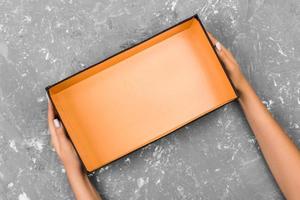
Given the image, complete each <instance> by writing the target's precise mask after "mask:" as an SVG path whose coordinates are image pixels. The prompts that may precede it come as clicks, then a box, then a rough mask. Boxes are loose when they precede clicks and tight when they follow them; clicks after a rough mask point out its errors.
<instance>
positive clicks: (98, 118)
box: [48, 17, 236, 171]
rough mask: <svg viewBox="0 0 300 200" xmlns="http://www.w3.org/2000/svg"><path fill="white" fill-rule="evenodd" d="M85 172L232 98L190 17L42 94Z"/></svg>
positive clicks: (210, 49)
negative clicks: (53, 107) (76, 153)
mask: <svg viewBox="0 0 300 200" xmlns="http://www.w3.org/2000/svg"><path fill="white" fill-rule="evenodd" d="M48 94H49V96H50V99H51V101H52V103H53V104H54V106H55V108H56V110H57V112H58V114H59V116H60V118H61V120H62V122H63V124H64V126H65V128H66V130H67V132H68V134H69V137H70V139H71V140H72V142H73V144H74V146H75V148H76V150H77V152H78V154H79V156H80V158H81V160H82V161H83V163H84V165H85V167H86V169H87V170H88V171H93V170H95V169H97V168H100V167H102V166H104V165H106V164H108V163H110V162H112V161H114V160H116V159H118V158H120V157H122V156H124V155H126V154H128V153H130V152H132V151H134V150H136V149H138V148H140V147H143V146H144V145H146V144H148V143H151V142H153V141H155V140H157V139H159V138H161V137H163V136H165V135H167V134H168V133H170V132H172V131H174V130H175V129H178V128H180V127H182V126H183V125H185V124H187V123H189V122H191V121H193V120H195V119H197V118H198V117H200V116H203V115H205V114H206V113H208V112H211V111H212V110H214V109H216V108H218V107H220V106H222V105H224V104H226V103H228V102H230V101H232V100H234V99H235V98H236V94H235V92H234V90H233V88H232V86H231V84H230V81H229V80H228V78H227V76H226V74H225V72H224V70H223V68H222V66H221V64H220V62H219V60H218V58H217V56H216V54H215V52H214V50H213V47H212V46H211V44H210V42H209V40H208V38H207V35H206V33H205V30H204V29H203V28H202V26H201V23H200V21H199V20H198V18H195V17H194V18H191V19H189V20H187V21H184V22H182V23H180V24H178V25H176V26H174V27H173V28H171V29H168V30H166V31H164V32H162V33H160V34H158V35H156V36H154V37H152V38H150V39H148V40H146V41H144V42H142V43H140V44H138V45H136V46H134V47H132V48H130V49H128V50H126V51H123V52H121V53H119V54H116V55H115V56H113V57H111V58H109V59H107V60H104V61H103V62H101V63H99V64H97V65H95V66H92V67H90V68H88V69H87V70H84V71H82V72H80V73H78V74H76V75H74V76H71V77H69V78H67V79H65V80H63V81H61V82H58V83H57V84H55V85H53V86H51V87H49V88H48Z"/></svg>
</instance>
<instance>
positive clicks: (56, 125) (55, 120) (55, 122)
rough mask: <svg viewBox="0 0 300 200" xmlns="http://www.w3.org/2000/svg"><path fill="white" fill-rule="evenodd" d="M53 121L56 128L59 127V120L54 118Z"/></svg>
mask: <svg viewBox="0 0 300 200" xmlns="http://www.w3.org/2000/svg"><path fill="white" fill-rule="evenodd" d="M53 122H54V126H55V127H56V128H60V121H59V120H58V119H54V120H53Z"/></svg>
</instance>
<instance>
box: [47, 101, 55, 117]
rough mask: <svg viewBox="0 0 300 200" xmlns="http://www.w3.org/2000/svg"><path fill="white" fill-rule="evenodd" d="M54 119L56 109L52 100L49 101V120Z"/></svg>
mask: <svg viewBox="0 0 300 200" xmlns="http://www.w3.org/2000/svg"><path fill="white" fill-rule="evenodd" d="M53 120H54V111H53V106H52V104H51V102H50V101H49V102H48V121H53Z"/></svg>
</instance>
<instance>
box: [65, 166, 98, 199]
mask: <svg viewBox="0 0 300 200" xmlns="http://www.w3.org/2000/svg"><path fill="white" fill-rule="evenodd" d="M66 173H67V177H68V180H69V183H70V186H71V188H72V190H73V192H74V195H75V197H76V199H77V200H101V198H100V196H99V194H98V193H97V191H96V189H95V188H94V187H93V186H92V184H91V183H90V180H89V179H88V177H87V175H86V174H85V173H84V172H83V171H80V170H75V169H67V170H66Z"/></svg>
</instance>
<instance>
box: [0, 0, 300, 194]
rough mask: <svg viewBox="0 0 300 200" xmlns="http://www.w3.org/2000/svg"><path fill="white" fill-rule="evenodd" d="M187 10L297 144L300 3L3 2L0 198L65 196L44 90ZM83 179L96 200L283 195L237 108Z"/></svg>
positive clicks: (299, 140) (228, 0)
mask: <svg viewBox="0 0 300 200" xmlns="http://www.w3.org/2000/svg"><path fill="white" fill-rule="evenodd" d="M194 13H199V14H200V16H201V18H202V20H203V23H204V25H205V27H206V28H207V30H209V31H210V32H212V33H213V34H214V35H215V36H216V37H217V38H219V40H220V41H221V42H222V43H223V44H224V45H225V46H227V47H228V48H230V49H231V50H232V52H233V53H234V55H235V56H236V58H237V60H238V61H239V63H240V64H241V67H242V70H243V71H244V73H245V74H246V76H247V77H248V79H249V80H250V82H251V83H252V84H253V86H254V87H255V89H256V91H257V93H258V94H259V96H260V97H261V98H262V100H263V102H264V103H265V104H266V106H267V107H268V109H269V110H270V111H271V112H272V113H273V115H274V116H275V118H276V119H278V120H279V122H280V123H281V124H282V125H283V127H284V128H285V130H286V131H287V132H288V133H289V135H290V136H291V137H292V138H293V139H294V141H295V142H296V143H297V145H298V146H300V37H299V34H300V2H299V1H298V0H240V1H238V0H225V1H221V0H209V1H204V0H185V1H184V0H167V1H161V0H140V1H133V0H118V1H117V0H101V1H96V0H84V1H75V0H61V1H58V0H53V1H46V0H0V199H1V200H7V199H9V200H13V199H18V200H28V199H30V200H36V199H40V200H53V199H73V195H72V192H71V190H70V188H69V185H68V182H67V180H66V176H65V172H64V170H63V168H62V166H61V165H60V164H59V162H58V160H57V157H56V155H55V153H54V152H52V151H51V147H50V144H49V134H48V130H47V122H46V113H47V100H46V96H45V90H44V88H45V86H47V85H49V84H52V83H54V82H56V81H58V80H60V79H63V78H65V77H67V76H69V75H71V74H73V73H75V72H77V71H79V70H81V69H84V68H85V67H87V66H89V65H91V64H94V63H96V62H98V61H99V60H101V59H103V58H105V57H107V56H110V55H112V54H114V53H116V52H118V51H120V50H122V49H124V48H127V47H129V46H131V45H133V44H135V43H137V42H139V41H141V40H143V39H145V38H147V37H149V36H151V35H153V34H155V33H157V32H159V31H162V30H163V29H165V28H167V27H169V26H171V25H173V24H175V23H177V22H179V21H181V20H182V19H184V18H186V17H188V16H191V15H192V14H194ZM195 92H197V91H195ZM278 148H281V147H280V146H279V147H278ZM91 179H92V180H93V182H94V183H95V184H96V187H97V189H98V190H99V192H100V193H101V195H102V197H103V198H104V199H132V200H133V199H188V200H190V199H239V200H243V199H261V200H266V199H283V196H282V194H281V193H280V191H279V189H278V187H277V185H276V183H275V182H274V179H273V178H272V176H271V174H270V172H269V170H268V168H267V166H266V163H265V162H264V160H263V158H262V155H261V153H260V150H259V147H258V146H257V143H256V141H255V139H254V137H253V135H252V133H251V130H250V129H249V127H248V125H247V122H246V120H245V118H244V116H243V113H242V112H241V109H240V107H239V105H238V104H237V103H236V102H233V103H231V104H229V105H227V106H225V107H223V108H221V109H220V110H218V111H216V112H213V113H211V114H209V115H207V116H205V117H203V118H201V119H199V120H196V121H195V122H193V123H191V124H189V125H187V126H185V127H183V128H181V129H179V130H177V131H176V132H175V133H173V134H171V135H169V136H167V137H165V138H163V139H161V140H159V141H157V142H155V143H153V144H150V145H148V146H147V147H145V148H143V149H141V150H139V151H137V152H134V153H132V154H130V155H128V156H127V157H125V158H123V159H121V160H118V161H116V162H114V163H112V164H111V165H109V166H107V167H105V168H102V169H100V170H99V171H97V172H96V173H94V174H93V175H91Z"/></svg>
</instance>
